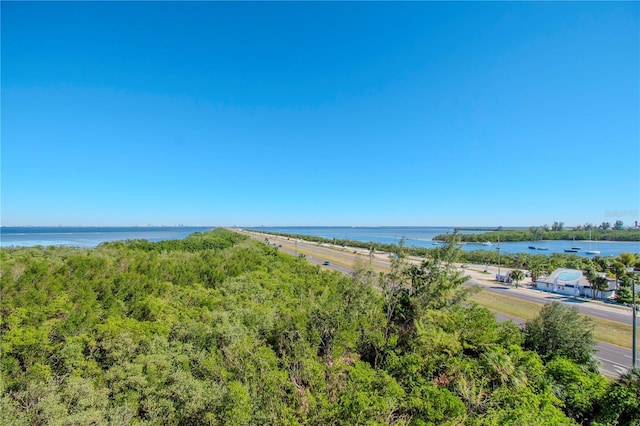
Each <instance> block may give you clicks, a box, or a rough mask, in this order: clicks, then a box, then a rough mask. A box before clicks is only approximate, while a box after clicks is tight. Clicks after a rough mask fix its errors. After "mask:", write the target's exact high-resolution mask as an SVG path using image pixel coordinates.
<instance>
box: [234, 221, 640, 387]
mask: <svg viewBox="0 0 640 426" xmlns="http://www.w3.org/2000/svg"><path fill="white" fill-rule="evenodd" d="M233 230H234V231H236V232H240V233H242V234H245V235H248V236H250V237H251V238H253V239H255V240H258V241H261V242H265V238H266V239H268V241H269V243H270V244H273V245H274V246H276V247H278V248H279V249H280V250H282V251H283V252H285V253H289V254H292V255H294V256H296V255H299V254H304V255H305V256H306V259H307V260H308V261H309V262H311V263H314V264H318V265H321V267H322V268H326V269H328V270H334V271H339V272H342V273H344V274H347V275H350V274H351V273H352V272H353V269H352V267H351V265H353V263H354V261H355V258H356V256H360V257H361V258H362V259H363V260H364V261H369V262H370V268H371V269H374V270H376V271H381V270H384V269H387V268H389V266H390V262H389V253H384V252H376V253H369V251H368V250H365V249H358V248H352V247H349V248H346V247H335V246H323V245H318V244H317V243H311V242H307V241H304V240H293V239H290V238H287V237H279V236H274V235H266V234H261V233H259V232H253V231H246V230H237V229H233ZM412 260H413V261H420V259H419V258H413V259H412ZM325 261H330V264H329V265H323V263H324V262H325ZM485 268H486V270H487V272H488V274H487V273H485V272H484V270H485ZM464 271H465V273H466V274H467V275H469V277H470V279H469V280H468V281H467V283H466V284H467V285H479V286H481V287H482V288H483V290H484V291H488V292H492V293H496V294H504V295H505V296H509V297H514V298H517V299H521V300H526V301H529V302H533V303H539V304H545V303H548V302H550V301H558V302H560V303H563V304H564V305H567V306H573V307H575V308H577V309H578V311H580V312H582V313H584V314H585V315H590V316H594V317H599V318H604V319H607V320H610V321H615V322H619V323H622V324H629V323H630V322H631V315H632V314H631V308H626V307H620V306H611V305H607V304H605V303H602V302H594V301H590V300H586V299H575V298H572V297H567V296H562V295H558V294H552V293H546V292H542V291H539V290H534V289H531V288H527V287H526V285H527V284H528V283H527V282H523V287H520V288H517V289H516V288H514V287H510V286H505V285H502V284H500V283H498V282H496V281H491V280H490V279H488V278H487V277H494V276H495V274H497V273H498V268H497V267H493V266H489V267H485V266H480V265H469V267H468V268H465V269H464ZM501 272H506V269H505V268H502V271H501ZM529 283H530V280H529ZM496 318H497V319H498V320H499V321H507V320H512V321H514V322H516V323H518V324H522V323H524V320H523V319H521V318H517V317H512V316H508V315H504V314H501V313H496ZM596 352H597V353H596V358H597V359H598V360H599V361H600V363H601V367H600V370H601V371H602V373H603V374H605V375H607V376H611V377H619V376H621V375H623V374H626V373H628V372H629V370H630V367H631V350H629V349H625V348H621V347H619V346H615V345H610V344H607V343H604V342H597V346H596ZM638 359H639V360H640V357H638Z"/></svg>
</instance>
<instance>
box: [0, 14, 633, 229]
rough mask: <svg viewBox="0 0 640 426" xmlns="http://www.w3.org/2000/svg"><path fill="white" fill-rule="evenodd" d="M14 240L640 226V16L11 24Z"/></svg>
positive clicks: (6, 174) (68, 19)
mask: <svg viewBox="0 0 640 426" xmlns="http://www.w3.org/2000/svg"><path fill="white" fill-rule="evenodd" d="M0 8H1V12H2V13H1V33H2V34H1V35H2V45H1V55H2V70H1V82H0V84H1V105H2V110H1V123H2V124H1V159H0V161H1V163H0V166H1V171H0V177H1V181H0V185H1V206H0V212H1V216H0V224H1V225H3V226H18V225H31V226H37V225H42V226H58V225H63V226H78V225H82V226H135V225H139V224H153V225H154V226H162V225H170V226H171V225H177V224H184V225H186V226H198V225H200V224H204V225H205V226H232V225H239V226H260V225H264V226H287V225H288V226H316V225H324V226H532V225H543V224H545V223H546V224H549V225H551V224H552V223H553V222H554V221H562V222H564V223H565V225H566V226H576V225H582V224H584V223H594V224H596V225H598V224H600V223H602V222H604V221H607V222H610V223H611V224H613V223H614V222H615V221H616V220H622V221H623V222H624V224H625V225H626V226H632V225H633V224H634V222H635V221H637V220H640V214H639V209H640V126H639V125H638V119H639V117H640V59H639V56H640V53H639V52H640V22H639V16H640V4H639V3H638V2H451V3H444V2H405V3H393V2H350V3H341V2H301V3H298V2H274V3H271V2H267V3H262V2H187V3H179V2H1V4H0Z"/></svg>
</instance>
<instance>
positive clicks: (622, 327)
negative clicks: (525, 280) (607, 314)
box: [471, 291, 632, 349]
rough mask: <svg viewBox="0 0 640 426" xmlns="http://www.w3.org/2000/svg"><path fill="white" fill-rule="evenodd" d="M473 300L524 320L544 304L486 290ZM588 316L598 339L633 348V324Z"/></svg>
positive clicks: (529, 318) (475, 295)
mask: <svg viewBox="0 0 640 426" xmlns="http://www.w3.org/2000/svg"><path fill="white" fill-rule="evenodd" d="M471 300H473V301H474V302H476V303H477V304H478V305H479V306H482V307H483V308H487V309H489V310H490V311H493V312H499V313H502V314H505V315H510V316H512V317H517V318H522V319H524V320H531V319H533V318H535V317H536V316H537V315H538V313H539V312H540V309H542V305H540V304H537V303H533V302H528V301H526V300H520V299H516V298H513V297H509V296H505V295H497V294H494V293H489V292H486V291H482V292H480V293H477V294H474V295H472V296H471ZM581 315H582V314H581ZM583 316H586V315H583ZM587 317H588V318H591V319H592V320H593V322H594V324H595V329H594V331H593V332H594V338H595V339H596V340H599V341H601V342H605V343H609V344H612V345H616V346H620V347H622V348H627V349H631V336H632V327H631V324H620V323H619V322H615V321H610V320H607V319H604V318H597V317H590V316H587Z"/></svg>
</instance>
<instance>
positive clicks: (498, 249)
mask: <svg viewBox="0 0 640 426" xmlns="http://www.w3.org/2000/svg"><path fill="white" fill-rule="evenodd" d="M496 250H497V251H498V279H500V237H498V248H496Z"/></svg>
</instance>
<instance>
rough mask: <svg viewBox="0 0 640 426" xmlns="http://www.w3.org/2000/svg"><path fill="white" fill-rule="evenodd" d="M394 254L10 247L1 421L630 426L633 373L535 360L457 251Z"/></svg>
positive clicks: (233, 242)
mask: <svg viewBox="0 0 640 426" xmlns="http://www.w3.org/2000/svg"><path fill="white" fill-rule="evenodd" d="M397 254H398V256H397V257H396V258H395V259H394V261H393V264H392V268H391V271H390V272H389V273H381V274H378V275H375V274H371V273H369V271H368V269H367V268H366V262H359V263H357V264H356V265H355V267H354V273H353V276H352V277H347V276H344V275H342V274H338V273H335V272H328V271H325V270H323V269H321V268H320V267H318V266H312V265H309V264H308V263H307V262H306V261H305V259H304V258H302V257H294V256H289V255H285V254H282V253H280V252H279V251H278V250H277V249H275V248H273V247H270V246H267V245H264V244H261V243H258V242H255V241H251V240H249V239H247V238H246V237H244V236H241V235H239V234H235V233H232V232H230V231H226V230H223V229H217V230H214V231H209V232H205V233H201V234H194V235H193V236H190V237H189V238H187V239H185V240H183V241H165V242H161V243H149V242H146V241H127V242H115V243H105V244H102V245H100V246H99V247H97V248H96V249H92V250H80V249H71V248H64V247H59V248H53V247H49V248H43V247H33V248H19V249H1V250H0V260H1V269H0V273H1V275H0V280H1V284H2V287H1V288H2V290H1V292H2V293H1V296H2V299H1V300H0V314H1V316H0V318H1V322H0V337H1V341H0V345H1V355H0V368H1V380H0V423H1V424H11V425H27V424H29V425H31V424H69V425H71V424H78V425H80V424H81V425H85V424H93V425H102V424H105V425H106V424H115V425H128V424H138V425H142V424H188V425H209V424H234V425H235V424H237V425H241V424H246V425H248V424H251V425H254V424H269V425H272V424H291V425H294V424H396V425H408V424H415V425H428V424H469V425H480V424H492V425H493V424H514V425H515V424H542V425H544V424H547V425H557V424H575V423H577V422H580V423H583V424H586V423H589V422H591V421H593V420H598V421H599V422H601V423H600V424H615V423H616V422H618V424H622V422H624V421H626V420H627V419H633V418H637V417H634V416H636V414H637V409H638V403H637V399H635V400H634V395H635V394H634V392H636V391H637V389H638V388H639V386H638V384H637V382H638V380H637V378H636V376H630V377H628V378H625V379H623V380H621V381H617V382H613V383H611V384H608V383H606V381H604V379H603V378H602V377H600V376H598V375H597V374H595V373H593V372H591V371H589V370H586V369H584V368H583V367H582V366H580V365H579V364H577V363H575V362H574V360H572V359H570V358H567V357H566V356H567V354H566V353H565V352H557V353H554V352H553V351H551V352H550V351H546V352H544V353H542V352H541V353H537V352H535V351H531V350H526V349H525V348H524V347H523V342H524V341H525V335H524V334H523V333H522V332H521V331H520V330H519V329H518V327H517V326H516V325H515V324H513V323H512V322H506V323H502V324H500V323H498V322H497V321H496V320H495V318H494V316H493V314H491V313H490V312H489V311H487V310H486V309H484V308H480V307H478V306H476V305H474V304H472V303H470V302H469V301H468V296H469V293H470V292H471V290H469V289H467V288H465V287H462V286H461V285H460V284H461V283H462V282H463V281H464V280H465V278H464V277H463V276H462V275H461V274H460V272H458V270H457V268H455V267H454V266H453V265H452V261H453V260H454V259H456V258H457V257H458V256H459V250H456V249H455V248H454V247H453V246H449V247H444V248H441V249H440V250H439V251H437V252H435V253H434V254H433V255H432V256H431V257H429V258H428V259H425V261H424V262H422V264H420V265H410V264H409V263H408V262H406V259H405V257H404V256H405V254H406V250H405V249H403V248H402V247H399V249H398V250H397ZM585 338H586V339H588V338H589V335H588V333H587V335H585ZM536 349H537V348H536ZM562 356H564V357H562ZM611 394H615V395H617V396H618V397H617V399H616V400H615V401H614V402H615V404H616V405H608V404H606V403H605V401H608V400H607V398H609V399H610V398H611V397H610V395H611ZM634 401H635V402H634ZM634 404H635V405H634ZM611 406H614V407H615V409H616V410H617V411H615V412H614V411H612V408H610V407H611Z"/></svg>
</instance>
